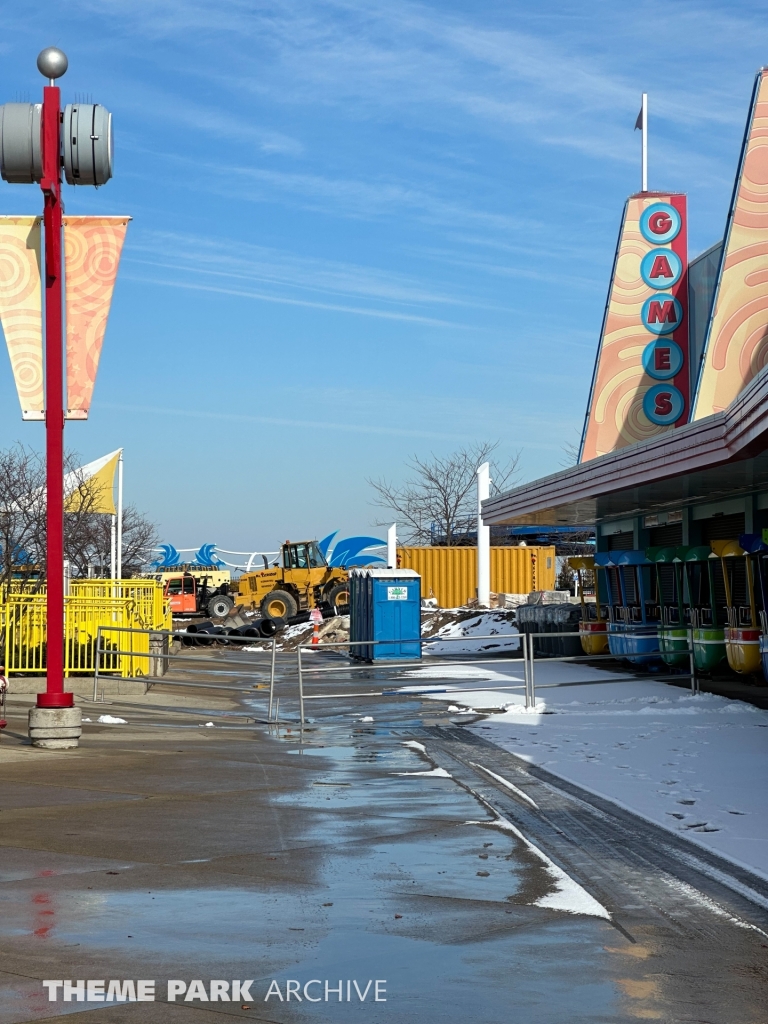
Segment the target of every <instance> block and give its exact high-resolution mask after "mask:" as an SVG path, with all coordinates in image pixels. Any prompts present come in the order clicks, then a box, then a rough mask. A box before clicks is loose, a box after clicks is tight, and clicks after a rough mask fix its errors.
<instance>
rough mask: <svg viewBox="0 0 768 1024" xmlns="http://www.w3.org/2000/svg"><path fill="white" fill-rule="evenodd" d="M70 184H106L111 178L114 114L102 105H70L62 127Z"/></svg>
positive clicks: (65, 173)
mask: <svg viewBox="0 0 768 1024" xmlns="http://www.w3.org/2000/svg"><path fill="white" fill-rule="evenodd" d="M61 139H62V143H63V145H64V177H65V178H66V180H67V184H68V185H104V184H105V183H106V182H108V181H109V179H110V178H111V177H112V115H111V114H110V112H109V111H108V110H107V109H106V107H102V106H101V104H100V103H68V104H67V106H66V107H65V108H64V123H63V124H62V126H61Z"/></svg>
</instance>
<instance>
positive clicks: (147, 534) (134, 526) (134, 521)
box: [66, 505, 158, 579]
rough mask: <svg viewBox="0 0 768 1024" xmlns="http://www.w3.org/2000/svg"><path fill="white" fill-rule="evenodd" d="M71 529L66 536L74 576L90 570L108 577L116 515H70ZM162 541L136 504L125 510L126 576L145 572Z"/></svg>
mask: <svg viewBox="0 0 768 1024" xmlns="http://www.w3.org/2000/svg"><path fill="white" fill-rule="evenodd" d="M67 520H71V522H69V523H68V526H69V529H68V531H67V533H68V536H67V538H66V552H67V558H69V560H70V564H71V566H72V575H73V576H88V575H89V570H90V571H91V572H93V573H94V574H95V575H98V576H108V575H109V571H110V568H109V566H110V557H111V547H112V532H111V527H112V523H111V520H112V517H111V516H109V515H104V514H102V513H97V512H91V513H89V514H87V515H80V516H69V515H68V516H67ZM157 542H158V535H157V529H156V528H155V524H154V523H153V522H151V521H150V520H149V519H148V518H147V516H145V515H144V514H143V513H142V512H139V510H138V509H137V508H136V507H135V506H134V505H128V506H126V507H125V508H124V509H123V578H124V579H129V578H130V577H132V576H138V575H139V574H140V573H142V572H144V571H145V570H146V569H147V567H148V564H149V561H150V559H151V558H152V549H153V548H154V547H155V546H156V544H157Z"/></svg>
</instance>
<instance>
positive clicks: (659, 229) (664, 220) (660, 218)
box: [648, 210, 672, 235]
mask: <svg viewBox="0 0 768 1024" xmlns="http://www.w3.org/2000/svg"><path fill="white" fill-rule="evenodd" d="M648 227H649V228H650V230H651V231H652V232H653V233H654V235H666V233H667V232H668V231H669V229H670V228H671V227H672V218H671V217H670V216H669V214H668V213H665V212H664V211H663V210H658V211H657V212H656V213H652V214H651V216H650V217H649V218H648Z"/></svg>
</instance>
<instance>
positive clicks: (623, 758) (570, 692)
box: [409, 659, 768, 878]
mask: <svg viewBox="0 0 768 1024" xmlns="http://www.w3.org/2000/svg"><path fill="white" fill-rule="evenodd" d="M491 664H493V663H492V662H491ZM434 669H439V666H437V665H436V666H434ZM451 669H453V670H455V671H453V672H452V673H451V674H450V675H449V674H448V673H447V672H444V673H443V676H442V679H443V680H444V682H445V684H446V686H445V689H446V692H444V693H442V694H441V693H438V692H432V693H426V694H425V696H426V697H427V698H429V699H431V700H435V701H443V702H444V703H446V704H449V703H453V704H457V703H459V702H460V703H461V704H462V705H463V706H465V707H471V708H477V709H478V710H482V709H484V708H485V709H489V708H505V711H504V712H503V713H497V714H491V715H489V716H488V717H487V718H485V719H484V720H483V721H482V722H478V723H476V724H475V725H473V726H470V728H472V730H473V731H475V732H477V733H479V734H480V735H481V736H484V737H485V738H486V739H489V740H491V741H492V742H493V743H496V744H497V745H498V746H500V747H502V748H503V749H505V750H509V751H511V752H512V753H514V754H516V755H518V756H519V757H521V758H523V759H524V760H527V761H530V762H531V763H533V764H537V765H540V766H541V767H543V768H546V769H547V771H550V772H552V773H553V774H555V775H559V776H561V777H562V778H565V779H568V780H570V781H571V782H574V783H576V784H577V785H579V786H582V787H584V788H585V789H587V790H589V791H591V792H593V793H596V794H598V795H599V796H602V797H605V798H607V799H608V800H611V801H613V802H614V803H616V804H619V805H620V806H622V807H625V808H626V809H628V810H630V811H633V812H634V813H636V814H639V815H641V816H643V817H645V818H647V819H648V820H650V821H652V822H654V823H655V824H657V825H661V826H663V827H664V828H667V829H669V830H670V831H673V832H676V833H678V834H680V835H684V836H685V837H686V838H688V839H689V840H690V841H691V842H693V843H695V844H697V845H699V846H703V847H705V848H707V849H710V850H712V851H713V852H715V853H718V854H720V855H722V856H724V857H726V858H729V859H730V860H732V861H733V862H735V863H737V864H740V865H742V866H743V867H746V868H748V869H749V870H751V871H754V872H756V873H757V874H760V875H761V876H763V877H764V878H768V801H766V798H765V779H766V778H768V711H762V710H760V709H759V708H756V707H754V706H753V705H751V704H746V703H744V702H743V701H737V700H729V699H727V698H725V697H717V696H715V695H713V694H706V693H703V694H699V695H697V696H694V695H692V694H691V692H690V690H687V689H683V688H681V687H678V686H671V685H668V684H666V683H663V682H658V681H656V680H655V679H654V678H653V677H652V676H649V677H648V678H640V679H638V678H635V677H633V676H630V675H628V674H626V673H622V672H617V671H615V670H611V671H603V670H599V669H593V668H590V667H588V666H585V665H574V664H570V665H569V664H563V663H557V662H554V663H553V662H549V663H547V662H546V661H545V660H543V659H542V660H541V661H537V663H536V685H537V691H536V697H537V705H536V708H535V709H533V708H531V709H528V710H526V709H525V707H524V698H523V694H522V692H521V691H510V690H507V689H494V688H493V683H494V682H497V681H498V685H500V686H505V685H509V684H512V683H514V682H516V681H520V682H522V679H523V673H522V666H520V669H518V667H517V666H515V665H508V666H504V667H503V668H502V666H499V668H498V669H492V668H489V669H485V668H484V667H478V666H451ZM425 671H426V672H429V675H424V673H425ZM458 671H460V672H462V673H465V674H464V675H462V677H461V678H463V679H465V680H467V681H466V683H464V685H462V684H461V683H460V682H459V680H458V679H457V675H456V672H458ZM417 673H418V676H419V677H420V678H422V679H424V683H425V684H426V685H424V686H423V687H413V689H424V690H426V689H427V688H430V689H434V691H437V690H438V689H439V681H438V674H437V673H436V672H435V673H433V671H432V666H430V667H429V669H426V670H425V669H417V670H415V672H414V673H409V675H415V674H417ZM596 679H598V680H601V679H602V680H605V681H603V682H589V681H590V680H596ZM485 680H487V681H488V682H489V683H490V685H489V686H488V689H482V685H481V684H482V681H485ZM552 683H576V684H579V685H566V686H557V687H556V688H555V687H553V688H549V686H548V685H547V684H552ZM409 689H410V687H409ZM457 720H459V721H460V720H461V719H460V718H459V717H458V716H457Z"/></svg>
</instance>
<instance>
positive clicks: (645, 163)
mask: <svg viewBox="0 0 768 1024" xmlns="http://www.w3.org/2000/svg"><path fill="white" fill-rule="evenodd" d="M642 117H643V129H642V131H643V188H642V191H643V192H647V191H648V93H647V92H644V93H643V106H642Z"/></svg>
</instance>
